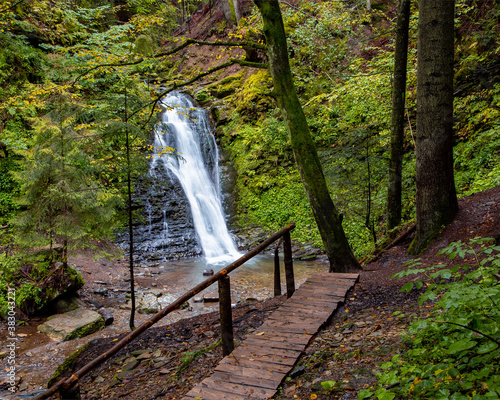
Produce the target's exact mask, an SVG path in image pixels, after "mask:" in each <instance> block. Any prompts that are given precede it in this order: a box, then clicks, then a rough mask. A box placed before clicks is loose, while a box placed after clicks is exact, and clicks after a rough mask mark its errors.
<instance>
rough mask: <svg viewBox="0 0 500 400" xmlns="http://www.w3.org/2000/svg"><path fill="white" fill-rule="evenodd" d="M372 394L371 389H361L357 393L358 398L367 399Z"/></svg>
mask: <svg viewBox="0 0 500 400" xmlns="http://www.w3.org/2000/svg"><path fill="white" fill-rule="evenodd" d="M372 396H373V391H371V390H369V389H363V390H362V391H361V392H359V393H358V400H363V399H367V398H370V397H372Z"/></svg>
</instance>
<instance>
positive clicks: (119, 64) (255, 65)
mask: <svg viewBox="0 0 500 400" xmlns="http://www.w3.org/2000/svg"><path fill="white" fill-rule="evenodd" d="M192 44H199V45H205V46H230V47H231V46H232V47H242V46H245V47H253V48H255V49H258V50H264V51H265V50H266V46H265V45H264V44H260V43H255V42H251V41H248V40H247V41H244V42H224V41H216V42H209V41H204V40H195V39H188V40H186V41H185V42H184V43H182V44H180V45H178V46H176V47H174V48H173V49H171V50H168V51H165V52H162V53H157V54H154V55H152V56H150V57H146V58H144V57H141V58H140V59H138V60H135V61H130V62H117V63H108V64H100V65H96V66H95V67H92V68H89V69H87V70H86V71H84V72H82V73H81V74H80V75H78V76H77V77H76V78H75V80H74V81H73V83H72V84H71V86H74V85H75V84H76V83H77V82H78V81H79V80H80V79H81V78H83V77H84V76H85V75H87V74H89V73H90V72H92V71H95V70H96V69H99V68H103V67H126V66H129V65H137V64H140V63H142V62H144V61H146V60H150V59H157V58H161V57H166V56H170V55H172V54H175V53H177V52H179V51H180V50H182V49H184V48H186V47H188V46H190V45H192ZM238 63H239V64H240V65H242V66H247V67H253V68H267V66H266V67H262V66H259V65H261V64H259V63H254V62H250V61H243V60H240V61H239V62H238Z"/></svg>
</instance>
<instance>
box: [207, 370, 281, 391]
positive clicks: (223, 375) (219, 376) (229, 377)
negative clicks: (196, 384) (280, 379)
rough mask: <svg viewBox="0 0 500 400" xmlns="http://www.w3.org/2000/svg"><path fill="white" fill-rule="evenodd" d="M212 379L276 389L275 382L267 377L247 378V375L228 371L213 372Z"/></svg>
mask: <svg viewBox="0 0 500 400" xmlns="http://www.w3.org/2000/svg"><path fill="white" fill-rule="evenodd" d="M211 378H214V380H221V381H223V382H231V383H238V384H240V385H248V386H257V387H262V388H266V389H276V387H277V386H276V382H275V381H271V380H269V379H264V378H262V377H260V378H249V377H248V376H240V375H236V374H231V373H229V372H214V373H213V374H212V375H211Z"/></svg>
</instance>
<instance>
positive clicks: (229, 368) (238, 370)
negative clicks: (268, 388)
mask: <svg viewBox="0 0 500 400" xmlns="http://www.w3.org/2000/svg"><path fill="white" fill-rule="evenodd" d="M215 371H218V372H230V373H231V374H234V375H239V376H244V377H248V378H260V377H263V376H264V375H263V373H264V370H263V369H262V368H260V369H256V368H249V367H244V366H241V365H233V364H223V363H221V364H219V365H217V367H216V368H215ZM285 376H286V375H285V374H284V373H281V372H276V371H272V370H267V371H266V373H265V378H266V379H267V380H269V381H273V382H275V384H276V387H278V386H279V384H280V383H281V381H282V380H283V378H284V377H285Z"/></svg>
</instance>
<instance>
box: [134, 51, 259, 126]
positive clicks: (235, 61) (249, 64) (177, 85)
mask: <svg viewBox="0 0 500 400" xmlns="http://www.w3.org/2000/svg"><path fill="white" fill-rule="evenodd" d="M234 64H239V65H240V66H242V67H251V68H267V64H264V63H256V62H251V61H245V60H239V59H237V58H231V59H230V60H229V61H227V62H225V63H223V64H220V65H217V66H215V67H213V68H210V69H209V70H207V71H205V72H202V73H201V74H198V75H196V76H194V77H193V78H191V79H188V80H187V81H184V82H180V83H177V82H174V83H173V84H172V86H171V87H169V88H168V89H166V90H164V91H162V92H161V93H160V94H159V95H158V96H156V98H155V99H154V100H152V101H150V102H149V103H147V104H146V105H145V107H147V106H149V105H153V107H152V109H151V112H150V113H149V117H148V119H147V120H146V122H145V123H144V124H143V125H142V128H143V127H144V126H146V124H148V123H149V121H150V120H151V118H152V116H153V114H154V110H155V107H156V104H158V102H159V101H160V100H161V99H162V98H163V97H165V95H167V94H168V93H170V92H173V91H174V90H177V89H179V88H181V87H184V86H187V85H190V84H192V83H194V82H196V81H197V80H199V79H201V78H204V77H205V76H208V75H210V74H213V73H214V72H217V71H220V70H221V69H224V68H228V67H230V66H231V65H234ZM143 108H144V107H141V108H140V109H138V110H136V111H134V112H133V113H131V114H130V116H129V117H132V116H134V115H135V114H137V113H138V112H140V111H141V110H142V109H143Z"/></svg>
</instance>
